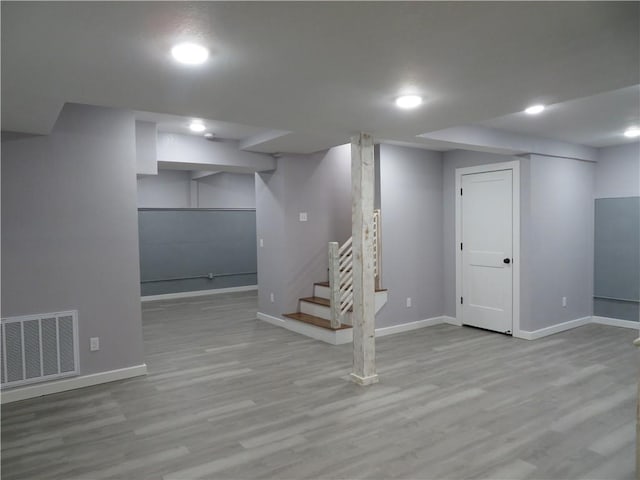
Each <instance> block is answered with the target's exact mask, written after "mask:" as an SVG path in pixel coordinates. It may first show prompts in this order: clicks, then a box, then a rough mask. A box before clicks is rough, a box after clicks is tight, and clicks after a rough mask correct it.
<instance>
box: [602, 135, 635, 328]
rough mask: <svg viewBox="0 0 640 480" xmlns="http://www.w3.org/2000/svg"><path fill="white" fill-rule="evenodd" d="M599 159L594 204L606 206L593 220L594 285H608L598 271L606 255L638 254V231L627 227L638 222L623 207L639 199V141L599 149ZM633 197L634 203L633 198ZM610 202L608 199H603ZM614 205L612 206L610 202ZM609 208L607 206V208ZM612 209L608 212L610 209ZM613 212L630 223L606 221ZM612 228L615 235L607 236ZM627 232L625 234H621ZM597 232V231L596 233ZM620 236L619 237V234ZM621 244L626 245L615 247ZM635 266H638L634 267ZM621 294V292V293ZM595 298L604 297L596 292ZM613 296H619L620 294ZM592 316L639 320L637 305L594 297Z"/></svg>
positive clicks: (631, 213) (611, 219)
mask: <svg viewBox="0 0 640 480" xmlns="http://www.w3.org/2000/svg"><path fill="white" fill-rule="evenodd" d="M599 154H600V159H599V161H598V164H597V166H596V182H595V185H596V186H595V194H594V197H595V198H596V204H598V203H600V204H601V206H602V207H605V209H606V211H605V210H603V211H602V212H601V213H602V215H600V218H598V217H596V221H597V222H598V223H599V224H600V230H601V231H600V235H599V237H597V238H596V240H597V248H596V251H595V263H596V270H595V279H594V281H595V282H596V284H602V283H603V282H607V281H608V279H607V278H602V275H603V274H604V270H603V269H602V268H597V266H598V264H600V265H601V266H605V265H603V262H604V263H606V262H608V261H609V260H607V255H608V254H607V252H612V251H615V252H622V251H624V250H625V249H630V250H631V251H635V252H636V253H637V251H638V249H640V245H637V240H636V239H635V237H634V236H633V235H632V234H633V233H637V231H635V232H634V231H629V227H630V225H631V224H632V223H633V222H634V220H635V221H637V220H638V219H637V217H635V216H634V213H633V212H628V213H625V212H626V210H625V209H624V208H622V207H624V206H625V205H626V204H627V203H628V202H631V203H632V204H633V203H634V201H637V197H640V142H634V143H628V144H624V145H616V146H613V147H606V148H601V149H600V152H599ZM629 197H635V200H634V199H633V198H629ZM605 199H611V200H605ZM611 202H613V203H611ZM607 206H608V207H607ZM612 206H613V207H614V209H613V210H611V208H610V207H612ZM614 212H617V214H618V215H625V214H626V215H631V216H632V217H633V218H630V220H623V224H621V225H618V226H617V228H615V227H616V223H615V220H616V219H615V218H606V217H604V214H606V215H609V216H611V215H612V214H613V213H614ZM612 229H615V230H616V231H617V232H618V233H617V234H616V235H613V236H611V235H609V234H610V233H611V232H610V231H611V230H612ZM625 232H626V234H624V233H625ZM597 233H598V231H597V230H596V234H597ZM621 233H622V234H623V235H622V236H620V234H621ZM621 241H625V242H626V243H623V244H617V245H615V244H614V243H619V242H621ZM635 266H636V267H637V265H635ZM622 293H624V292H622ZM595 294H596V295H603V293H601V292H600V293H599V292H598V289H595ZM614 296H617V297H620V295H619V294H616V295H614ZM593 313H594V315H598V316H602V317H609V318H618V319H622V320H632V321H638V320H639V319H640V304H638V303H633V302H621V301H616V300H607V299H602V298H594V301H593Z"/></svg>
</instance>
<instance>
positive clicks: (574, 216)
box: [522, 155, 596, 330]
mask: <svg viewBox="0 0 640 480" xmlns="http://www.w3.org/2000/svg"><path fill="white" fill-rule="evenodd" d="M530 167H531V199H530V209H531V210H530V212H529V215H530V222H531V237H530V238H529V240H530V242H531V243H530V244H529V245H528V246H527V249H526V250H525V252H526V253H527V254H528V256H529V259H530V260H529V263H528V265H529V268H530V269H529V272H528V275H529V276H530V282H531V305H530V306H529V311H528V312H526V315H524V316H525V321H524V323H522V328H523V329H524V330H537V329H539V328H544V327H547V326H550V325H553V324H556V323H561V322H565V321H568V320H573V319H576V318H582V317H586V316H590V315H592V301H591V296H592V295H593V189H594V183H595V168H596V166H595V164H594V163H591V162H584V161H579V160H569V159H564V158H554V157H543V156H538V155H532V156H531V163H530ZM524 214H525V215H527V213H526V212H525V213H524ZM563 296H565V297H567V307H566V308H563V307H562V297H563Z"/></svg>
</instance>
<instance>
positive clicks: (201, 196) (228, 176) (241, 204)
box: [194, 172, 256, 208]
mask: <svg viewBox="0 0 640 480" xmlns="http://www.w3.org/2000/svg"><path fill="white" fill-rule="evenodd" d="M194 183H195V188H196V198H197V205H196V206H197V207H198V208H256V189H255V177H254V175H253V174H240V173H225V172H220V173H216V174H215V175H210V176H208V177H204V178H201V179H198V180H197V181H194Z"/></svg>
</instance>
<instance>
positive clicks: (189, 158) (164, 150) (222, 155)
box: [157, 133, 276, 174]
mask: <svg viewBox="0 0 640 480" xmlns="http://www.w3.org/2000/svg"><path fill="white" fill-rule="evenodd" d="M157 148H158V162H162V163H164V164H165V165H164V166H165V168H167V166H168V167H169V168H177V169H181V170H210V171H213V170H224V171H228V172H236V173H251V174H253V173H254V172H263V171H270V170H273V169H274V168H275V166H276V161H275V159H274V158H273V157H272V156H271V155H267V154H265V153H253V152H245V151H243V150H240V149H239V148H240V144H239V142H237V141H233V140H225V141H222V140H215V141H209V140H206V139H205V138H203V137H201V136H197V135H181V134H178V133H159V134H158V144H157ZM162 163H161V164H160V165H159V167H160V168H163V165H162Z"/></svg>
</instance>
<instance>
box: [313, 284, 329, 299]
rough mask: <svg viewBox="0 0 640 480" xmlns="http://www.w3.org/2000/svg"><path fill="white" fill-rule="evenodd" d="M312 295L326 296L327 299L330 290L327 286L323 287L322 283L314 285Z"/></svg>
mask: <svg viewBox="0 0 640 480" xmlns="http://www.w3.org/2000/svg"><path fill="white" fill-rule="evenodd" d="M313 296H314V297H320V298H326V299H327V300H329V299H330V298H331V290H330V289H329V287H324V286H322V285H314V286H313Z"/></svg>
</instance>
